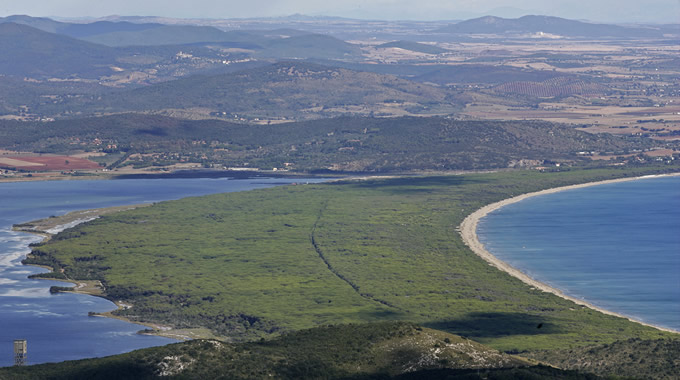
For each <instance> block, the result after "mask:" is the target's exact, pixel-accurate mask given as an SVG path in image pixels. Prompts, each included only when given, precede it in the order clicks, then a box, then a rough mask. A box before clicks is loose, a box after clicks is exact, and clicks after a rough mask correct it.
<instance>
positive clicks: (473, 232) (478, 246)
mask: <svg viewBox="0 0 680 380" xmlns="http://www.w3.org/2000/svg"><path fill="white" fill-rule="evenodd" d="M668 176H680V173H673V174H663V175H650V176H643V177H634V178H619V179H612V180H606V181H598V182H588V183H583V184H578V185H570V186H563V187H556V188H552V189H547V190H542V191H537V192H534V193H527V194H522V195H519V196H516V197H513V198H508V199H505V200H502V201H500V202H496V203H492V204H490V205H487V206H484V207H482V208H480V209H479V210H477V211H475V212H473V213H472V214H470V215H468V217H467V218H465V220H463V223H461V224H460V227H459V228H460V234H461V237H462V238H463V242H464V243H465V244H466V245H467V246H468V247H469V248H470V249H471V250H472V251H473V252H474V253H475V254H477V255H478V256H479V257H481V258H482V259H484V261H486V262H487V263H489V264H490V265H492V266H494V267H496V268H498V269H500V270H502V271H503V272H506V273H508V274H510V275H511V276H513V277H516V278H518V279H520V280H521V281H522V282H524V283H526V284H527V285H530V286H532V287H534V288H536V289H540V290H542V291H544V292H548V293H552V294H554V295H556V296H558V297H562V298H564V299H567V300H570V301H572V302H574V303H576V304H578V305H582V306H586V307H589V308H591V309H593V310H597V311H599V312H601V313H604V314H608V315H613V316H617V317H621V318H625V319H628V320H629V321H632V322H636V323H640V324H643V325H645V326H650V327H654V328H656V329H659V330H663V331H667V332H673V333H680V332H679V331H675V330H672V329H668V328H665V327H660V326H655V325H651V324H648V323H645V322H642V321H638V320H635V319H633V318H631V317H628V316H625V315H622V314H618V313H615V312H612V311H609V310H605V309H603V308H600V307H597V306H595V305H592V304H590V303H588V302H586V301H584V300H582V299H578V298H575V297H571V296H569V295H566V294H564V293H563V292H562V291H561V290H559V289H556V288H553V287H551V286H550V285H547V284H544V283H542V282H540V281H536V280H534V279H533V278H531V277H529V276H528V275H526V274H525V273H524V272H522V271H520V270H518V269H516V268H514V267H513V266H511V265H510V264H508V263H506V262H504V261H502V260H500V259H498V258H497V257H496V256H494V255H492V254H491V253H490V252H489V251H487V250H486V248H485V247H484V244H482V243H481V242H480V241H479V238H478V237H477V225H478V224H479V221H480V220H481V219H482V218H483V217H485V216H486V215H488V214H489V213H490V212H492V211H495V210H498V209H499V208H501V207H504V206H507V205H509V204H512V203H517V202H519V201H522V200H524V199H527V198H531V197H535V196H538V195H545V194H552V193H557V192H560V191H565V190H572V189H580V188H584V187H590V186H597V185H605V184H610V183H617V182H626V181H634V180H642V179H648V178H659V177H668Z"/></svg>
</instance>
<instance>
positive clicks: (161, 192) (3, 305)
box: [0, 178, 322, 366]
mask: <svg viewBox="0 0 680 380" xmlns="http://www.w3.org/2000/svg"><path fill="white" fill-rule="evenodd" d="M320 181H322V180H319V179H282V178H254V179H239V180H234V179H226V178H220V179H130V180H112V181H49V182H18V183H0V366H8V365H12V364H13V353H12V349H13V346H12V344H13V343H12V342H13V340H14V339H26V340H27V345H28V362H29V364H37V363H45V362H58V361H63V360H73V359H81V358H88V357H99V356H106V355H113V354H119V353H123V352H128V351H131V350H134V349H138V348H144V347H151V346H157V345H163V344H168V343H172V342H174V340H172V339H168V338H162V337H155V336H146V335H139V334H137V333H136V332H137V331H139V330H141V329H144V328H145V327H144V326H141V325H136V324H132V323H127V322H123V321H119V320H116V319H110V318H102V317H88V315H87V313H88V312H90V311H94V312H105V311H109V310H113V309H115V305H114V304H113V303H111V302H109V301H107V300H105V299H103V298H99V297H92V296H88V295H80V294H69V293H61V294H54V295H52V294H50V293H49V288H50V286H52V285H57V286H64V283H63V282H55V281H45V280H30V279H28V278H27V277H28V276H29V275H31V274H34V273H40V272H44V271H45V269H41V268H37V267H31V266H24V265H22V264H21V260H22V259H23V258H24V256H25V255H26V253H28V252H30V249H29V248H28V244H30V243H32V242H38V241H40V240H41V238H40V237H38V236H36V235H31V234H26V233H20V232H14V231H12V230H11V227H12V225H13V224H16V223H23V222H28V221H31V220H35V219H40V218H45V217H48V216H50V215H61V214H65V213H67V212H70V211H75V210H82V209H88V208H97V207H108V206H118V205H126V204H140V203H148V202H157V201H163V200H169V199H178V198H183V197H187V196H198V195H206V194H212V193H223V192H232V191H244V190H251V189H257V188H265V187H272V186H276V185H280V184H287V183H292V182H320Z"/></svg>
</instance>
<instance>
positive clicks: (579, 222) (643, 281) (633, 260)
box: [477, 177, 680, 331]
mask: <svg viewBox="0 0 680 380" xmlns="http://www.w3.org/2000/svg"><path fill="white" fill-rule="evenodd" d="M477 232H478V236H479V239H480V241H481V242H482V243H484V245H485V246H486V248H487V250H488V251H489V252H491V253H492V254H493V255H495V256H496V257H498V258H499V259H501V260H503V261H505V262H507V263H509V264H510V265H512V266H513V267H515V268H517V269H519V270H521V271H523V272H524V273H526V274H528V275H529V276H531V277H532V278H534V279H536V280H538V281H541V282H543V283H546V284H549V285H551V286H552V287H554V288H558V289H560V290H562V291H563V292H564V293H566V294H568V295H570V296H573V297H576V298H579V299H583V300H585V301H587V302H589V303H591V304H593V305H595V306H598V307H602V308H604V309H607V310H610V311H613V312H616V313H619V314H623V315H626V316H628V317H631V318H633V319H636V320H639V321H643V322H646V323H650V324H653V325H657V326H662V327H666V328H671V329H674V330H678V331H680V177H656V178H645V179H641V180H637V181H630V182H619V183H612V184H606V185H598V186H591V187H586V188H581V189H574V190H567V191H562V192H558V193H552V194H546V195H540V196H535V197H531V198H528V199H525V200H523V201H520V202H518V203H514V204H511V205H508V206H506V207H503V208H501V209H499V210H496V211H494V212H492V213H490V214H489V215H487V216H486V217H485V218H483V219H482V220H481V221H480V224H479V227H478V230H477Z"/></svg>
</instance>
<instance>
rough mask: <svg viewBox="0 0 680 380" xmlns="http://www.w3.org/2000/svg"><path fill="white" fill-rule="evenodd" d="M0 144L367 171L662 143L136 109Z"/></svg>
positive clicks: (481, 124) (554, 156) (5, 125)
mask: <svg viewBox="0 0 680 380" xmlns="http://www.w3.org/2000/svg"><path fill="white" fill-rule="evenodd" d="M46 125H49V128H45V126H46ZM96 141H98V142H96ZM0 143H1V144H0V148H5V149H11V150H21V151H33V152H44V153H60V154H63V153H70V152H73V151H82V150H90V151H98V150H101V149H102V147H106V146H107V145H116V146H117V148H116V149H114V150H113V151H124V152H127V153H130V154H132V153H139V154H149V155H150V156H148V157H146V158H143V159H141V161H136V162H135V161H130V162H129V164H134V165H136V166H140V165H147V166H151V165H153V164H154V163H155V164H159V163H163V162H167V163H174V162H179V160H181V159H184V160H187V161H189V162H197V163H201V164H208V165H210V164H212V165H214V166H219V167H221V166H243V165H244V163H245V162H247V163H249V164H248V165H249V166H250V167H253V168H263V169H271V168H272V167H283V166H284V163H289V166H290V167H291V168H292V169H296V170H301V171H305V170H307V171H310V170H327V169H331V170H333V171H370V172H395V171H397V172H398V171H408V170H436V169H439V170H450V169H489V168H504V167H508V166H526V165H530V166H531V165H539V164H541V163H542V162H543V161H545V160H547V161H561V160H567V161H574V160H579V161H583V160H587V159H586V158H584V157H583V156H579V155H578V154H577V152H579V151H584V150H585V151H611V152H620V153H623V152H628V151H631V150H633V149H646V148H650V147H653V146H656V145H655V143H654V142H653V141H651V140H647V139H643V138H634V137H630V138H622V137H615V136H610V135H606V134H599V135H593V134H589V133H585V132H581V131H577V130H575V129H574V128H572V127H567V126H560V125H556V124H551V123H547V122H526V121H523V122H520V121H517V122H498V121H456V120H451V119H445V118H410V117H406V118H357V117H354V118H349V117H344V118H334V119H321V120H312V121H305V122H296V123H286V124H277V125H245V124H233V123H227V122H223V121H219V120H198V121H190V120H180V119H173V118H168V117H163V116H156V115H140V114H126V115H113V116H106V117H99V118H84V119H68V120H58V121H55V122H52V123H49V124H45V123H39V122H35V123H19V122H13V121H0ZM154 156H155V157H154ZM168 157H173V158H172V159H170V158H168Z"/></svg>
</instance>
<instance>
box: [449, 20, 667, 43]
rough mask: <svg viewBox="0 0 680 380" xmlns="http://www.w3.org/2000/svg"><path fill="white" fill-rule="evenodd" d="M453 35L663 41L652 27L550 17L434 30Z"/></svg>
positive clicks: (465, 23)
mask: <svg viewBox="0 0 680 380" xmlns="http://www.w3.org/2000/svg"><path fill="white" fill-rule="evenodd" d="M437 31H438V32H441V33H455V34H501V35H507V34H527V33H531V34H535V33H549V34H554V35H559V36H566V37H590V38H603V37H616V38H631V37H653V38H658V37H663V31H662V30H660V29H655V28H651V27H624V26H619V25H609V24H594V23H587V22H581V21H575V20H567V19H563V18H559V17H552V16H524V17H520V18H516V19H506V18H501V17H494V16H485V17H480V18H475V19H472V20H467V21H462V22H459V23H457V24H452V25H449V26H446V27H444V28H441V29H439V30H437Z"/></svg>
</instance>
